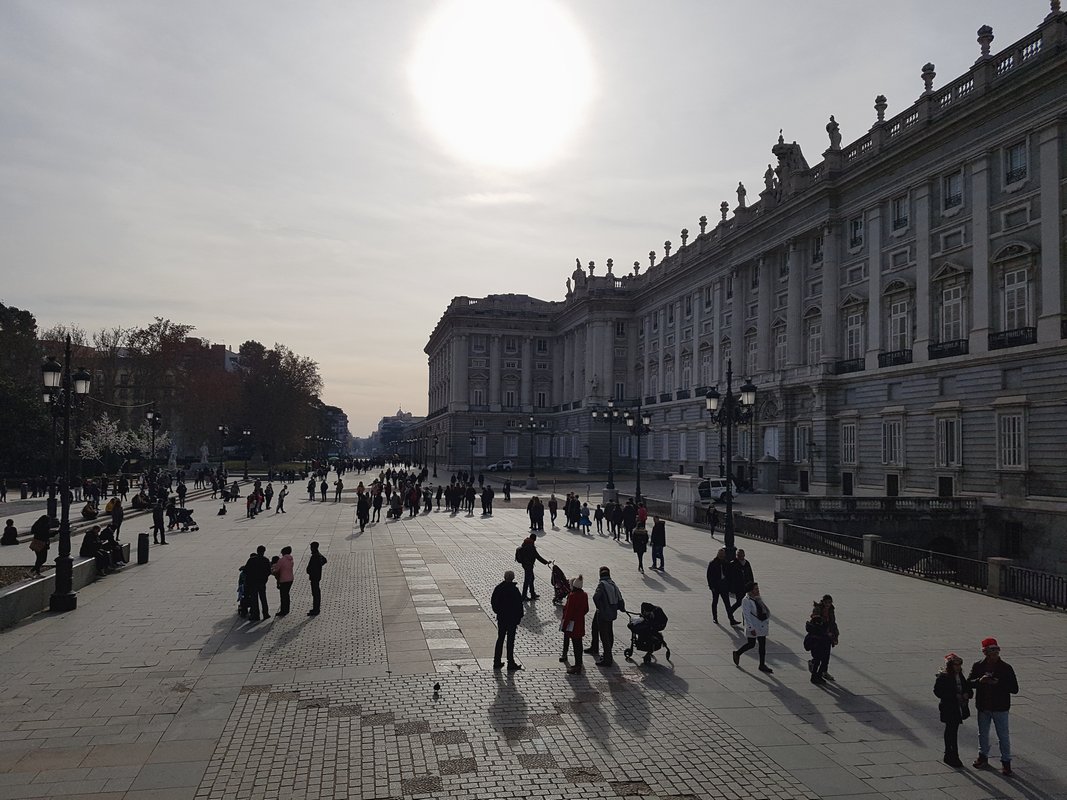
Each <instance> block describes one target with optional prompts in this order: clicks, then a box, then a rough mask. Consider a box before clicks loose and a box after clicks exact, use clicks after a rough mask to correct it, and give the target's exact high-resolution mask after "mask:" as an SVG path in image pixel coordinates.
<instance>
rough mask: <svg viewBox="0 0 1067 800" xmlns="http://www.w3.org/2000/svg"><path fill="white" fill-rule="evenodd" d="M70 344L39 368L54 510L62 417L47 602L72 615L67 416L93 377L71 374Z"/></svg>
mask: <svg viewBox="0 0 1067 800" xmlns="http://www.w3.org/2000/svg"><path fill="white" fill-rule="evenodd" d="M70 358H71V341H70V336H67V340H66V346H65V348H64V350H63V363H62V364H60V363H59V362H58V361H56V360H55V359H54V358H52V357H49V358H48V359H47V360H46V361H45V362H44V364H43V365H42V366H41V378H42V380H43V381H44V401H45V402H46V403H48V405H49V407H50V408H51V410H52V420H53V422H52V467H51V472H52V478H51V481H50V482H49V483H50V486H49V504H50V506H52V507H53V508H54V502H55V496H56V478H55V471H56V470H55V420H56V417H57V416H58V415H59V414H60V413H62V414H63V477H62V480H61V481H60V484H59V505H60V508H61V512H60V518H59V555H57V556H56V581H55V591H54V592H53V593H52V596H51V597H50V598H49V600H48V608H49V610H51V611H73V610H74V609H76V608H77V607H78V594H77V592H75V591H74V559H72V558H71V557H70V489H69V487H70V412H71V410H72V409H73V408H74V405H75V403H77V402H78V400H79V399H80V398H81V397H84V396H85V395H87V394H88V393H89V383H90V381H91V380H92V376H90V374H89V373H88V372H87V371H86V370H84V369H78V370H77V371H76V372H72V371H71V366H70Z"/></svg>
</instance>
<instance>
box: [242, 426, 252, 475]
mask: <svg viewBox="0 0 1067 800" xmlns="http://www.w3.org/2000/svg"><path fill="white" fill-rule="evenodd" d="M241 436H242V437H244V440H245V446H244V451H245V478H244V479H245V480H246V481H247V480H248V440H249V439H250V438H251V437H252V431H250V430H248V428H245V429H244V430H242V431H241Z"/></svg>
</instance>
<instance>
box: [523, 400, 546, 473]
mask: <svg viewBox="0 0 1067 800" xmlns="http://www.w3.org/2000/svg"><path fill="white" fill-rule="evenodd" d="M545 427H546V423H544V422H541V423H538V422H537V420H536V419H535V418H534V415H533V414H531V415H530V420H529V422H527V424H526V425H521V424H520V425H519V429H520V430H521V429H523V428H525V429H526V430H528V431H529V432H530V474H529V475H528V476H527V478H526V488H527V489H536V488H537V472H536V470H535V469H534V457H535V456H536V455H537V439H536V437H537V431H539V430H544V428H545Z"/></svg>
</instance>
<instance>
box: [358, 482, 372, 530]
mask: <svg viewBox="0 0 1067 800" xmlns="http://www.w3.org/2000/svg"><path fill="white" fill-rule="evenodd" d="M356 520H358V521H359V532H360V533H363V531H364V529H365V528H366V527H367V523H368V522H370V498H369V497H367V493H366V492H363V493H362V494H360V495H359V496H358V497H357V498H356Z"/></svg>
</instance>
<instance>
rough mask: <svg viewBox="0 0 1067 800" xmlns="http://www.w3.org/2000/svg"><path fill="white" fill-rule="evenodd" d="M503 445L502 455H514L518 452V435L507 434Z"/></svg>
mask: <svg viewBox="0 0 1067 800" xmlns="http://www.w3.org/2000/svg"><path fill="white" fill-rule="evenodd" d="M506 439H507V441H506V443H505V446H504V455H506V456H511V457H513V458H514V457H515V456H517V455H518V454H519V437H518V436H508V437H506Z"/></svg>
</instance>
